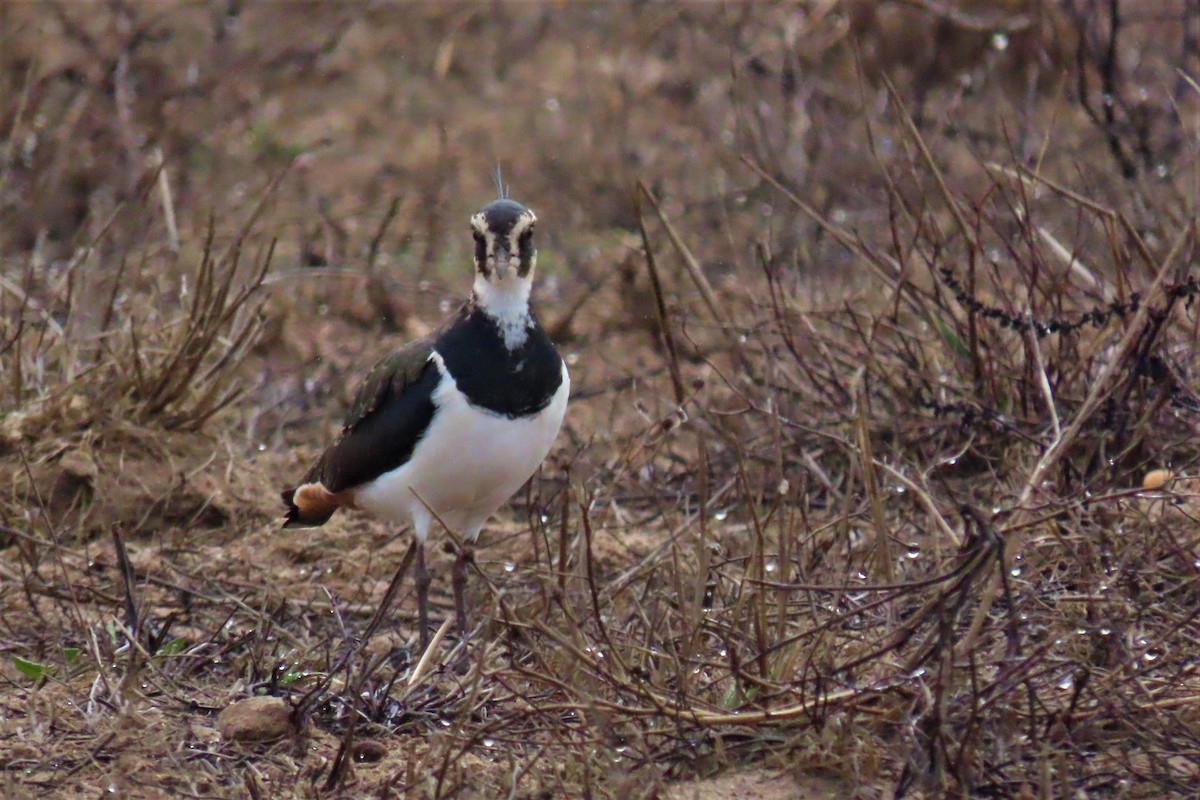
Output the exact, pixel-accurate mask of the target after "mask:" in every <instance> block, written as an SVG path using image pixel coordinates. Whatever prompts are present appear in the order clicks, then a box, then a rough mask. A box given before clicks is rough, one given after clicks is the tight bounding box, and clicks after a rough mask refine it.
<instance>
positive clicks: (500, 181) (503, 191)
mask: <svg viewBox="0 0 1200 800" xmlns="http://www.w3.org/2000/svg"><path fill="white" fill-rule="evenodd" d="M492 180H493V181H495V182H496V199H497V200H507V199H508V187H507V186H505V185H504V176H503V175H501V174H500V165H499V164H497V165H496V168H495V169H494V170H492Z"/></svg>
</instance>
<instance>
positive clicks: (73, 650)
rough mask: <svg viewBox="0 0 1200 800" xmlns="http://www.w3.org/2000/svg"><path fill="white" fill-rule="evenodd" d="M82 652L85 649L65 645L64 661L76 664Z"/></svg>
mask: <svg viewBox="0 0 1200 800" xmlns="http://www.w3.org/2000/svg"><path fill="white" fill-rule="evenodd" d="M81 652H83V651H82V650H80V649H79V648H78V647H64V648H63V661H65V662H66V663H67V664H74V663H75V662H76V661H78V660H79V654H80V653H81Z"/></svg>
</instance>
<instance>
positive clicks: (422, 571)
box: [413, 540, 433, 653]
mask: <svg viewBox="0 0 1200 800" xmlns="http://www.w3.org/2000/svg"><path fill="white" fill-rule="evenodd" d="M413 583H414V584H415V585H416V587H417V624H418V625H420V627H421V652H422V653H424V652H425V649H426V648H427V647H429V584H431V583H433V576H432V575H430V574H429V567H427V566H425V542H424V541H421V540H418V541H417V561H416V564H415V565H414V566H413Z"/></svg>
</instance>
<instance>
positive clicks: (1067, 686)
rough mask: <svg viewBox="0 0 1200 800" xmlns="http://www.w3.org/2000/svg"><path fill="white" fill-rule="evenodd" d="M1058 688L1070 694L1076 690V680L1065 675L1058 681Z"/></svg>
mask: <svg viewBox="0 0 1200 800" xmlns="http://www.w3.org/2000/svg"><path fill="white" fill-rule="evenodd" d="M1058 688H1059V689H1062V690H1063V691H1064V692H1069V691H1070V690H1072V689H1074V688H1075V679H1074V678H1073V677H1071V675H1069V674H1067V675H1063V676H1062V677H1061V678H1059V679H1058Z"/></svg>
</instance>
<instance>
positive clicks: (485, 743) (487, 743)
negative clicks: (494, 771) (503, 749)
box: [483, 738, 496, 747]
mask: <svg viewBox="0 0 1200 800" xmlns="http://www.w3.org/2000/svg"><path fill="white" fill-rule="evenodd" d="M495 745H496V740H495V739H490V738H489V739H484V740H483V746H484V747H494V746H495Z"/></svg>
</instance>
